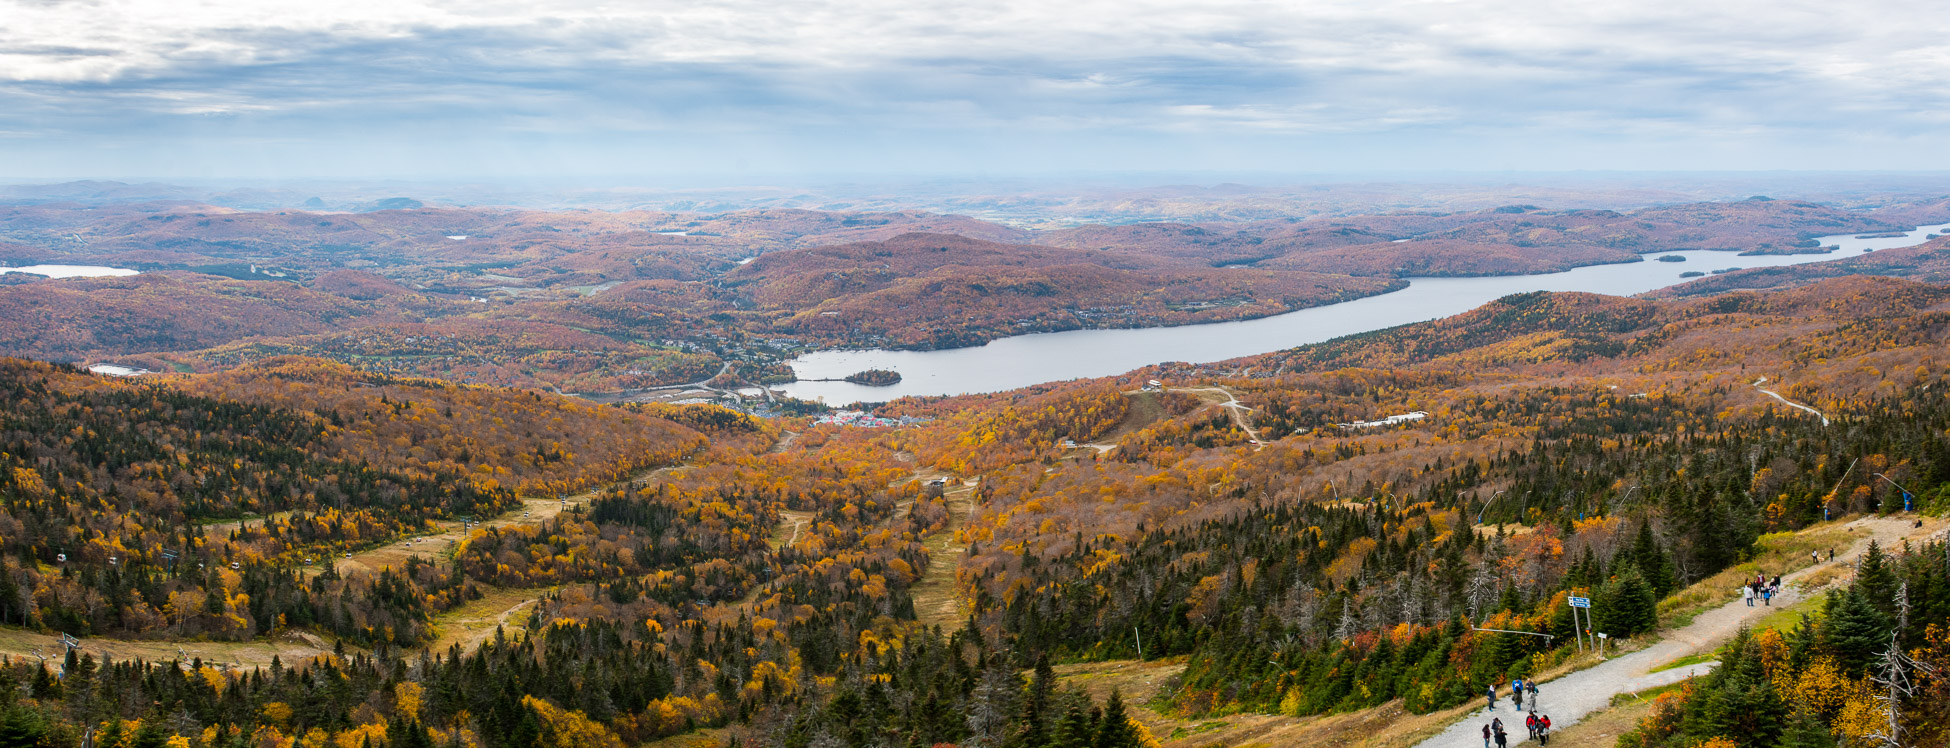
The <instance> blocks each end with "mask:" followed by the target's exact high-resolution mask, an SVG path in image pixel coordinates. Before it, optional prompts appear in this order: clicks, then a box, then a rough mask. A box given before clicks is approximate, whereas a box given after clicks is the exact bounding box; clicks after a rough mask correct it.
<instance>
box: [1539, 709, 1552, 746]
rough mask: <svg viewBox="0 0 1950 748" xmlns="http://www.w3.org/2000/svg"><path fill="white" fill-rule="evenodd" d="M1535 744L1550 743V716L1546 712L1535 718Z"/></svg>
mask: <svg viewBox="0 0 1950 748" xmlns="http://www.w3.org/2000/svg"><path fill="white" fill-rule="evenodd" d="M1537 744H1538V745H1550V744H1551V716H1550V715H1548V714H1546V715H1544V716H1542V717H1538V718H1537Z"/></svg>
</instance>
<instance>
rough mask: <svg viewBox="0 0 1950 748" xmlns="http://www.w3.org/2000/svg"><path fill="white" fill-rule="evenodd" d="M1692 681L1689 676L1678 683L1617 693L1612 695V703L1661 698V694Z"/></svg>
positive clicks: (1628, 702)
mask: <svg viewBox="0 0 1950 748" xmlns="http://www.w3.org/2000/svg"><path fill="white" fill-rule="evenodd" d="M1692 682H1693V679H1691V678H1687V679H1686V680H1682V681H1680V682H1678V683H1668V684H1666V685H1663V686H1657V687H1654V688H1648V689H1645V690H1643V691H1633V692H1631V693H1621V694H1615V695H1613V696H1612V697H1611V705H1612V706H1625V705H1627V704H1636V703H1638V702H1640V701H1651V700H1653V699H1656V698H1659V697H1660V696H1661V695H1664V694H1669V693H1674V692H1676V691H1679V690H1680V689H1683V688H1685V687H1686V686H1687V684H1690V683H1692Z"/></svg>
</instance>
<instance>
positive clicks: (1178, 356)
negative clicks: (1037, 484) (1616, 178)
mask: <svg viewBox="0 0 1950 748" xmlns="http://www.w3.org/2000/svg"><path fill="white" fill-rule="evenodd" d="M1946 228H1950V224H1938V225H1934V226H1923V227H1919V228H1917V229H1916V230H1915V231H1910V232H1906V233H1904V234H1902V235H1900V236H1893V237H1882V238H1869V239H1862V238H1857V237H1856V236H1855V235H1854V234H1843V235H1837V236H1824V237H1820V238H1818V239H1817V240H1816V241H1818V242H1820V243H1821V246H1824V247H1840V249H1837V250H1834V251H1831V252H1828V253H1825V254H1804V255H1749V256H1741V255H1738V254H1735V253H1733V252H1714V251H1708V250H1692V251H1684V252H1662V253H1660V254H1661V255H1678V256H1680V257H1684V258H1685V261H1684V262H1670V261H1668V262H1654V261H1652V260H1653V257H1651V256H1646V257H1645V259H1644V261H1641V262H1634V263H1627V264H1618V265H1590V266H1586V267H1581V268H1575V269H1572V270H1567V271H1564V272H1561V273H1544V274H1538V275H1499V276H1490V277H1483V278H1410V279H1408V280H1409V285H1408V287H1407V288H1404V289H1401V290H1399V291H1393V292H1389V293H1385V294H1381V295H1379V296H1369V297H1366V298H1361V299H1355V300H1353V301H1344V302H1340V303H1338V304H1329V305H1326V306H1317V307H1312V308H1308V309H1301V310H1298V311H1293V312H1287V313H1285V314H1280V315H1275V316H1271V317H1261V318H1259V319H1251V320H1240V321H1237V322H1216V323H1211V324H1203V325H1182V326H1178V327H1147V328H1140V329H1131V330H1072V331H1069V332H1053V333H1037V334H1032V335H1017V336H1014V337H1007V338H1000V339H997V340H993V341H990V342H989V343H988V344H987V345H981V346H976V347H972V348H953V349H949V350H939V351H890V350H879V349H870V350H832V351H818V352H815V353H809V354H806V355H804V356H801V357H799V358H797V359H794V360H793V361H792V362H791V363H792V370H793V371H794V372H795V373H797V374H798V375H799V376H800V377H803V378H807V379H826V378H830V379H838V378H841V377H844V376H846V375H848V374H852V373H854V372H857V371H862V370H866V369H891V370H893V371H897V372H900V374H901V381H900V382H899V383H898V384H894V385H891V386H887V387H868V386H864V385H858V384H853V383H851V382H804V381H802V382H793V383H790V384H786V385H782V386H780V388H779V389H781V390H783V391H784V392H785V393H786V394H789V395H791V396H793V397H797V398H804V399H808V400H812V399H824V400H825V401H826V402H827V403H829V404H833V405H841V404H846V403H854V402H875V401H882V400H892V399H894V398H897V397H904V396H908V395H960V394H967V393H971V392H999V391H1002V390H1012V389H1016V388H1018V387H1027V386H1029V385H1032V384H1040V383H1043V382H1052V381H1057V380H1064V379H1083V378H1089V377H1105V376H1111V375H1114V374H1122V373H1124V372H1127V371H1130V370H1132V369H1137V368H1141V367H1144V366H1149V365H1151V364H1157V363H1163V362H1166V361H1189V362H1206V361H1223V360H1225V359H1229V358H1238V357H1240V356H1251V355H1254V354H1259V353H1268V352H1271V351H1278V350H1284V349H1287V348H1293V347H1295V346H1301V345H1307V344H1311V343H1319V342H1323V341H1327V340H1332V339H1334V338H1338V337H1342V336H1346V335H1353V334H1356V333H1362V332H1368V331H1370V330H1379V329H1382V328H1387V327H1395V326H1397V325H1406V324H1410V323H1415V322H1425V321H1428V320H1432V319H1440V318H1443V317H1448V316H1453V315H1457V314H1461V313H1463V312H1467V311H1469V310H1471V309H1475V308H1476V307H1479V306H1482V305H1483V304H1485V303H1488V302H1490V301H1494V300H1496V299H1499V298H1502V297H1504V296H1508V295H1510V294H1514V293H1524V292H1529V291H1587V292H1591V293H1601V294H1609V295H1612V296H1631V295H1633V294H1640V293H1645V292H1647V291H1652V290H1656V289H1660V288H1665V287H1666V286H1672V285H1677V284H1679V283H1682V282H1685V281H1687V280H1690V279H1689V278H1682V277H1680V274H1681V273H1685V272H1688V271H1697V272H1707V273H1711V272H1712V271H1715V270H1726V269H1739V268H1755V267H1779V266H1783V265H1800V264H1804V263H1810V262H1823V261H1827V260H1837V259H1842V258H1847V257H1855V256H1858V255H1861V254H1863V253H1864V252H1866V251H1869V250H1877V249H1893V248H1896V247H1907V246H1911V245H1915V244H1921V243H1923V242H1924V241H1927V240H1928V237H1929V235H1930V234H1935V233H1942V232H1943V231H1944V230H1945V229H1946Z"/></svg>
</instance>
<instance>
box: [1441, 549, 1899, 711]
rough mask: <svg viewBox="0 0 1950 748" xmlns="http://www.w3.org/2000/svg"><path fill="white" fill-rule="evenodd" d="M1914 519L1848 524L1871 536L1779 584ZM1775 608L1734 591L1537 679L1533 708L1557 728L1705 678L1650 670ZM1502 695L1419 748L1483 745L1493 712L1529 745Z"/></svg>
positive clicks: (1707, 666)
mask: <svg viewBox="0 0 1950 748" xmlns="http://www.w3.org/2000/svg"><path fill="white" fill-rule="evenodd" d="M1912 521H1913V520H1906V519H1902V518H1898V517H1891V518H1877V517H1866V518H1863V519H1859V520H1856V521H1854V522H1850V523H1849V524H1848V526H1849V527H1851V528H1857V527H1860V528H1865V529H1868V530H1869V537H1864V538H1863V539H1862V540H1861V541H1859V542H1857V543H1856V545H1855V546H1854V547H1853V548H1851V549H1850V550H1849V552H1848V553H1846V554H1843V555H1841V556H1837V557H1836V560H1835V561H1833V562H1825V563H1821V564H1817V565H1815V566H1810V567H1808V568H1806V569H1802V570H1801V571H1797V572H1794V573H1792V574H1788V575H1785V576H1784V577H1783V578H1782V581H1783V582H1796V581H1799V580H1800V579H1801V578H1802V577H1805V576H1807V575H1808V574H1811V573H1813V572H1815V571H1817V570H1820V569H1825V568H1828V567H1830V566H1833V565H1835V564H1838V563H1839V564H1846V563H1848V562H1850V561H1853V560H1854V558H1855V556H1856V554H1858V553H1861V552H1863V551H1866V550H1868V547H1869V540H1870V538H1874V539H1875V540H1878V541H1881V542H1882V544H1883V547H1885V548H1887V547H1889V546H1891V545H1893V544H1897V543H1900V542H1901V539H1902V538H1905V537H1909V536H1910V535H1911V534H1912V532H1913V531H1912V529H1911V527H1910V523H1911V522H1912ZM1782 587H1783V589H1782V591H1781V594H1779V595H1776V596H1775V597H1774V604H1775V605H1776V606H1786V605H1793V604H1795V603H1797V602H1800V601H1801V600H1802V599H1803V596H1804V594H1805V593H1804V592H1802V591H1801V590H1799V589H1797V585H1793V584H1783V585H1782ZM1727 592H1728V594H1730V595H1733V594H1735V591H1734V590H1728V591H1727ZM1775 609H1776V608H1773V607H1766V606H1763V605H1761V604H1759V603H1758V602H1756V603H1755V604H1754V607H1751V608H1749V607H1747V605H1746V603H1745V602H1744V601H1742V600H1740V599H1739V598H1738V597H1737V595H1736V597H1735V599H1734V600H1733V602H1730V603H1727V604H1726V605H1724V606H1721V607H1719V608H1716V609H1713V610H1709V611H1707V612H1705V613H1701V614H1699V616H1698V617H1697V618H1694V619H1693V622H1692V624H1691V625H1688V626H1686V627H1685V628H1682V629H1679V630H1677V631H1672V632H1669V633H1667V634H1666V637H1665V638H1664V639H1662V640H1660V641H1659V642H1658V643H1655V644H1653V645H1652V646H1649V647H1646V648H1645V649H1641V650H1639V651H1637V652H1632V653H1629V654H1626V655H1623V656H1620V657H1614V658H1612V659H1610V660H1608V661H1606V662H1604V663H1603V664H1600V665H1598V666H1597V667H1593V668H1587V669H1585V670H1580V671H1578V672H1575V673H1572V674H1570V675H1567V676H1564V677H1562V678H1558V679H1556V680H1552V681H1549V682H1545V683H1541V684H1539V687H1538V689H1537V691H1538V693H1537V696H1538V704H1539V705H1541V706H1542V707H1543V708H1542V709H1539V710H1538V711H1537V713H1538V714H1548V715H1550V717H1551V724H1552V725H1553V726H1554V727H1555V728H1557V729H1563V728H1565V727H1569V726H1571V725H1573V724H1577V722H1578V721H1579V720H1582V719H1584V718H1585V717H1586V716H1587V715H1589V714H1591V713H1592V712H1595V711H1598V710H1600V709H1604V708H1605V707H1607V706H1610V705H1611V698H1612V697H1613V696H1615V695H1618V694H1621V693H1632V692H1634V691H1643V690H1645V689H1648V688H1654V687H1657V686H1663V685H1667V684H1671V683H1677V682H1679V681H1682V680H1685V679H1687V678H1689V677H1692V676H1694V675H1704V674H1705V673H1706V672H1708V671H1710V670H1712V669H1713V666H1715V665H1718V664H1719V663H1714V662H1709V663H1701V664H1699V665H1691V666H1687V667H1682V668H1674V669H1672V670H1666V671H1662V672H1657V673H1654V672H1650V671H1651V670H1652V668H1655V667H1658V666H1660V665H1664V664H1666V663H1668V662H1672V661H1673V660H1676V659H1679V658H1681V657H1685V656H1687V655H1690V654H1695V653H1698V652H1706V651H1710V650H1712V649H1713V648H1715V647H1718V646H1719V645H1720V644H1721V643H1722V642H1725V641H1726V640H1728V639H1730V638H1732V637H1733V635H1734V634H1736V633H1738V632H1739V631H1740V627H1741V626H1742V625H1743V624H1747V623H1751V622H1753V621H1755V620H1758V619H1760V618H1762V617H1764V616H1766V615H1767V614H1768V613H1772V612H1774V610H1775ZM1507 696H1508V694H1507V693H1506V694H1503V695H1500V696H1499V697H1498V699H1497V702H1496V706H1497V708H1496V712H1495V713H1494V715H1492V714H1491V713H1489V712H1485V711H1481V710H1478V711H1476V712H1475V713H1473V714H1471V715H1470V716H1469V717H1468V718H1467V719H1464V720H1463V721H1461V722H1458V723H1456V724H1453V725H1450V726H1449V729H1447V730H1444V731H1442V732H1441V733H1438V734H1437V735H1436V736H1435V737H1432V738H1429V739H1428V740H1425V741H1422V742H1421V743H1420V744H1418V745H1417V746H1416V748H1476V747H1477V746H1481V745H1482V744H1483V725H1486V724H1489V721H1490V718H1491V717H1492V716H1495V717H1501V718H1503V727H1504V729H1505V730H1506V731H1507V732H1509V733H1510V741H1511V745H1517V744H1521V743H1524V742H1527V740H1526V739H1525V732H1524V727H1523V718H1524V715H1525V714H1526V713H1528V710H1526V711H1524V712H1518V711H1517V710H1516V709H1515V707H1514V706H1513V705H1512V704H1511V702H1510V700H1509V698H1507ZM1476 703H1477V704H1479V705H1480V704H1482V703H1483V697H1482V696H1481V695H1478V696H1477V697H1476ZM1526 706H1528V704H1526Z"/></svg>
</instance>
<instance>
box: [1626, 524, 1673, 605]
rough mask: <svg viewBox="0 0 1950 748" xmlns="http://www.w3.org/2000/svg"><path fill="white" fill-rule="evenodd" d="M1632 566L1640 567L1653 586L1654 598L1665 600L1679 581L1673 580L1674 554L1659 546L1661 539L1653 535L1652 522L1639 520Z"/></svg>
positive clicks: (1642, 574)
mask: <svg viewBox="0 0 1950 748" xmlns="http://www.w3.org/2000/svg"><path fill="white" fill-rule="evenodd" d="M1632 565H1633V566H1636V567H1638V570H1639V574H1640V575H1641V576H1643V577H1645V583H1646V584H1648V585H1651V587H1652V596H1653V597H1655V598H1664V597H1665V596H1666V595H1669V594H1672V591H1673V589H1674V587H1675V586H1676V585H1677V581H1676V580H1674V579H1673V568H1672V554H1669V553H1667V552H1666V549H1665V547H1664V546H1661V545H1659V539H1658V538H1657V537H1656V536H1655V535H1653V533H1652V521H1651V520H1649V519H1642V520H1639V533H1638V538H1636V539H1635V540H1633V541H1632Z"/></svg>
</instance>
